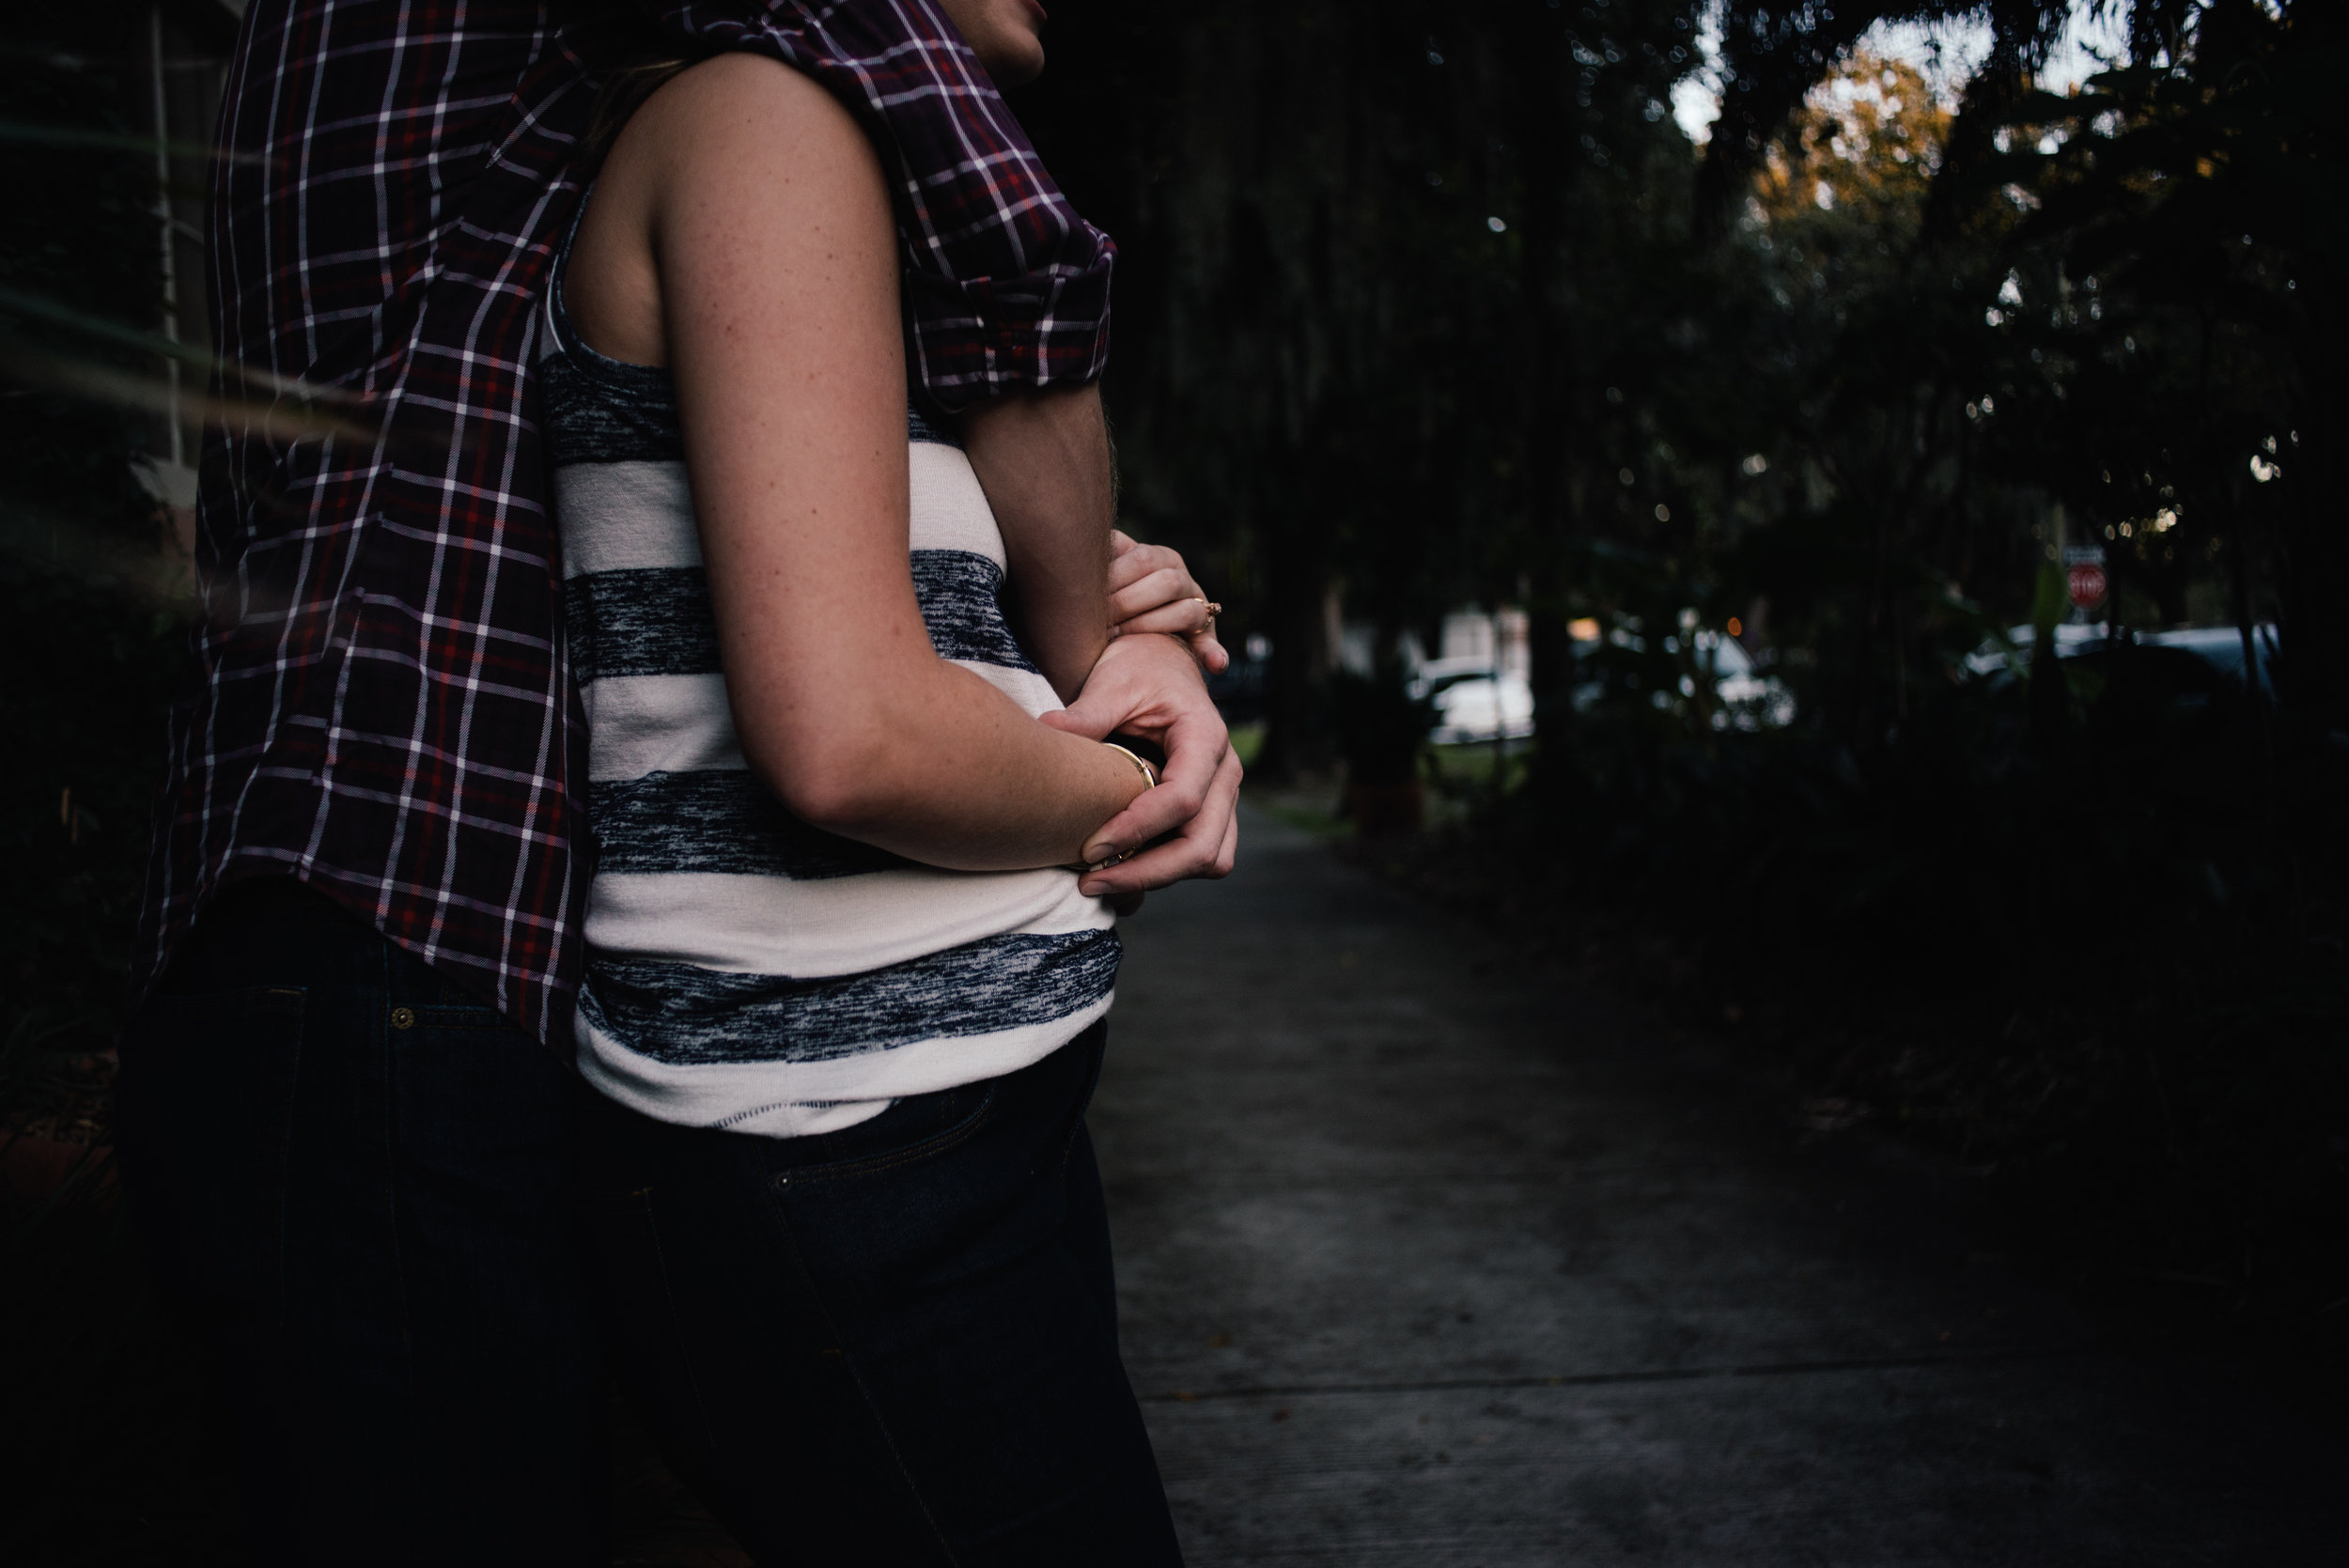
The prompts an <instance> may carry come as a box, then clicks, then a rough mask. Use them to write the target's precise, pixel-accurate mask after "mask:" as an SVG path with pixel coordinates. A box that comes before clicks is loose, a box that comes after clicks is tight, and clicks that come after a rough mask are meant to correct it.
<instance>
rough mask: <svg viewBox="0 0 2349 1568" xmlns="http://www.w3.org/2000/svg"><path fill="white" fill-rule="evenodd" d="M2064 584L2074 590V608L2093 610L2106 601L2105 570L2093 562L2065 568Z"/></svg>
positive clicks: (2084, 562)
mask: <svg viewBox="0 0 2349 1568" xmlns="http://www.w3.org/2000/svg"><path fill="white" fill-rule="evenodd" d="M2063 577H2064V582H2065V585H2066V586H2067V587H2069V588H2070V589H2071V590H2072V607H2073V608H2074V609H2076V610H2093V609H2095V608H2096V606H2098V605H2100V604H2102V603H2104V601H2105V588H2106V583H2105V568H2104V567H2100V566H2098V565H2097V564H2096V563H2095V562H2093V561H2083V562H2081V563H2080V564H2079V565H2077V566H2076V567H2067V568H2065V570H2064V573H2063Z"/></svg>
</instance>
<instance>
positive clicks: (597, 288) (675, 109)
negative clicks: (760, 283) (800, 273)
mask: <svg viewBox="0 0 2349 1568" xmlns="http://www.w3.org/2000/svg"><path fill="white" fill-rule="evenodd" d="M887 207H888V194H887V189H886V187H885V185H884V184H883V182H882V173H881V169H880V164H879V160H878V159H877V158H876V157H875V156H874V153H873V150H872V147H871V144H870V143H869V142H868V141H867V140H866V139H865V136H864V133H863V130H862V129H861V128H860V127H859V126H858V125H857V123H856V121H855V120H854V119H853V118H852V117H851V116H849V114H848V111H847V110H846V109H845V108H843V107H842V106H841V105H840V103H839V101H837V100H835V99H834V98H833V97H832V95H831V94H830V93H829V92H827V91H825V90H824V89H823V88H822V87H820V86H818V85H817V84H816V83H814V82H812V81H810V80H809V79H808V78H806V77H805V76H802V75H801V74H800V73H799V72H798V71H795V70H791V68H789V67H788V66H786V65H783V64H781V63H780V62H778V61H775V60H771V59H769V58H767V57H765V56H763V55H757V54H721V55H718V56H717V57H715V58H713V59H708V60H704V61H702V62H700V63H699V64H696V65H693V66H691V67H688V68H687V69H686V70H683V71H680V72H679V73H678V74H677V76H676V77H675V78H674V79H672V80H671V81H669V82H667V83H664V84H663V85H661V89H660V90H659V91H658V92H656V93H654V94H653V95H652V96H651V97H650V98H648V99H647V100H646V101H645V103H644V104H643V106H642V107H640V108H639V109H638V110H637V111H636V113H635V114H634V115H633V116H630V119H629V122H628V125H627V127H626V128H625V129H624V130H623V131H622V132H620V134H619V136H618V137H617V138H616V139H615V140H614V143H613V146H612V150H611V152H610V154H609V155H608V156H607V157H606V158H605V160H604V163H603V167H602V170H601V172H600V173H599V175H598V177H597V180H596V189H595V194H594V195H593V197H592V198H591V199H590V203H589V207H588V210H587V213H586V215H585V218H584V220H583V223H582V225H581V227H580V233H579V240H578V243H577V246H576V248H575V249H574V251H573V253H572V256H571V261H570V265H569V270H568V278H567V282H566V286H565V296H566V301H567V303H568V306H569V309H570V313H571V316H572V318H573V319H574V320H575V321H576V322H577V323H578V325H579V329H580V331H581V333H582V334H583V336H584V337H585V338H586V340H587V342H588V343H589V344H590V345H591V346H593V347H594V348H596V349H599V350H600V351H601V352H603V353H606V354H609V355H611V356H612V357H614V358H615V359H621V360H626V361H629V362H630V363H634V364H642V365H666V364H667V363H668V361H669V352H670V344H669V341H668V338H669V333H668V330H667V327H668V324H667V322H666V321H665V319H664V311H663V308H662V292H663V290H662V285H661V272H662V265H661V258H662V257H663V256H665V257H667V259H668V260H669V261H670V262H672V263H675V262H677V261H678V260H680V259H683V257H682V256H681V255H680V248H683V249H686V250H690V251H692V252H694V253H697V254H699V253H706V252H708V250H709V249H710V248H711V246H712V245H713V243H714V244H720V245H724V244H725V242H726V241H735V242H737V243H739V242H742V241H750V242H752V243H755V242H756V241H754V239H753V236H754V235H757V234H759V233H761V232H764V233H767V234H769V235H771V234H773V233H774V232H775V230H776V229H777V227H779V226H780V227H782V228H786V229H789V230H796V231H799V232H802V233H810V232H814V233H829V234H834V235H838V234H842V233H844V232H851V231H858V230H863V229H869V228H871V227H872V226H873V224H874V222H875V220H876V217H877V216H879V219H880V221H881V222H883V223H884V224H885V223H887V222H888V219H887V217H886V212H887ZM727 248H732V247H731V246H728V247H727ZM778 259H779V260H780V259H781V258H780V257H779V258H778Z"/></svg>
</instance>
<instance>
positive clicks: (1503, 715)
mask: <svg viewBox="0 0 2349 1568" xmlns="http://www.w3.org/2000/svg"><path fill="white" fill-rule="evenodd" d="M1409 691H1410V694H1411V696H1412V697H1413V698H1414V699H1415V700H1418V701H1421V702H1426V703H1430V704H1433V705H1434V706H1435V709H1436V727H1435V728H1434V730H1432V731H1430V732H1429V734H1428V738H1429V739H1431V740H1433V741H1435V742H1436V743H1437V744H1438V745H1439V746H1457V745H1462V744H1465V743H1468V742H1470V741H1478V740H1486V741H1489V740H1520V739H1523V738H1524V737H1527V736H1529V735H1532V733H1533V689H1532V687H1531V686H1528V685H1527V684H1526V683H1525V677H1524V676H1523V675H1514V674H1511V673H1510V672H1508V671H1506V670H1495V669H1494V668H1493V667H1492V665H1490V664H1489V663H1487V662H1486V661H1485V660H1481V659H1431V660H1428V661H1427V662H1426V663H1424V664H1422V665H1421V666H1420V667H1419V672H1418V673H1417V674H1416V675H1412V677H1411V682H1410V686H1409Z"/></svg>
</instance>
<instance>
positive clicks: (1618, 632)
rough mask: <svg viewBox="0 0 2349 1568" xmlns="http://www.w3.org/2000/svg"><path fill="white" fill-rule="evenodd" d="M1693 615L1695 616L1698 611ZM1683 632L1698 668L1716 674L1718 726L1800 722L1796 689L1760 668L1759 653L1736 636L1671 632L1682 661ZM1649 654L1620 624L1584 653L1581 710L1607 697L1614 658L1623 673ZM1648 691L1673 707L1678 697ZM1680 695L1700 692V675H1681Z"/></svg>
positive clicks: (1669, 649) (1577, 694) (1577, 698)
mask: <svg viewBox="0 0 2349 1568" xmlns="http://www.w3.org/2000/svg"><path fill="white" fill-rule="evenodd" d="M1689 618H1690V619H1693V615H1692V614H1691V616H1690V617H1689ZM1684 624H1685V623H1684ZM1683 636H1686V637H1688V638H1689V639H1690V640H1691V644H1692V645H1691V646H1690V648H1689V650H1688V651H1690V652H1692V653H1693V654H1694V655H1695V660H1696V664H1697V667H1698V668H1699V669H1701V670H1710V671H1711V672H1712V675H1713V695H1714V699H1715V706H1714V708H1713V727H1714V728H1715V729H1717V730H1727V729H1739V730H1747V731H1752V730H1775V729H1784V728H1785V727H1786V726H1787V725H1789V724H1791V723H1793V722H1795V709H1796V704H1795V694H1794V692H1793V691H1789V690H1788V689H1787V686H1786V683H1785V682H1784V681H1782V680H1781V679H1779V678H1778V677H1777V676H1776V675H1770V674H1768V673H1767V672H1766V671H1764V670H1762V669H1761V668H1759V667H1757V666H1756V665H1755V663H1754V662H1753V656H1752V655H1751V654H1749V653H1748V652H1746V646H1745V644H1743V643H1740V642H1738V641H1737V639H1735V637H1727V636H1723V635H1722V634H1721V633H1720V632H1719V631H1716V630H1712V629H1707V628H1702V627H1699V628H1694V629H1689V630H1686V631H1683V632H1675V633H1673V634H1672V635H1670V636H1667V637H1666V638H1665V639H1664V651H1665V652H1666V653H1668V654H1671V655H1672V656H1673V657H1674V658H1675V659H1677V658H1678V656H1679V655H1680V653H1681V651H1682V644H1681V638H1682V637H1683ZM1646 652H1647V639H1646V638H1644V637H1642V636H1641V634H1640V633H1638V632H1636V631H1633V630H1631V629H1628V628H1626V627H1618V628H1616V629H1614V630H1612V631H1610V632H1609V633H1608V634H1607V638H1606V641H1605V642H1604V643H1603V644H1596V645H1595V646H1594V647H1593V648H1592V649H1591V650H1590V651H1587V652H1578V653H1577V655H1576V660H1577V662H1578V664H1579V666H1580V667H1581V670H1582V672H1583V673H1582V675H1581V677H1580V678H1579V679H1578V680H1577V681H1576V683H1575V688H1574V706H1575V709H1576V711H1578V712H1589V711H1590V710H1591V709H1593V708H1595V707H1596V706H1598V705H1599V704H1600V703H1601V702H1603V701H1605V700H1606V698H1607V695H1608V669H1609V667H1610V662H1612V663H1613V664H1614V667H1615V668H1616V670H1617V671H1618V672H1619V673H1620V672H1621V671H1622V670H1623V669H1624V667H1625V661H1628V663H1629V664H1630V665H1631V666H1633V667H1637V666H1638V665H1639V664H1640V663H1641V660H1639V659H1638V658H1637V657H1636V656H1640V655H1644V654H1645V653H1646ZM1623 690H1624V689H1623V688H1622V687H1620V686H1619V687H1618V688H1617V692H1618V695H1619V696H1620V695H1621V693H1622V691H1623ZM1641 690H1643V688H1642V689H1641ZM1647 694H1648V697H1649V699H1650V700H1651V701H1653V702H1654V703H1655V704H1656V706H1658V707H1663V706H1669V705H1670V703H1671V701H1672V697H1671V694H1670V693H1669V692H1667V691H1660V690H1651V691H1648V692H1647ZM1680 694H1681V696H1683V697H1694V696H1695V695H1696V694H1697V682H1696V677H1695V676H1694V675H1682V676H1681V677H1680Z"/></svg>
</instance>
